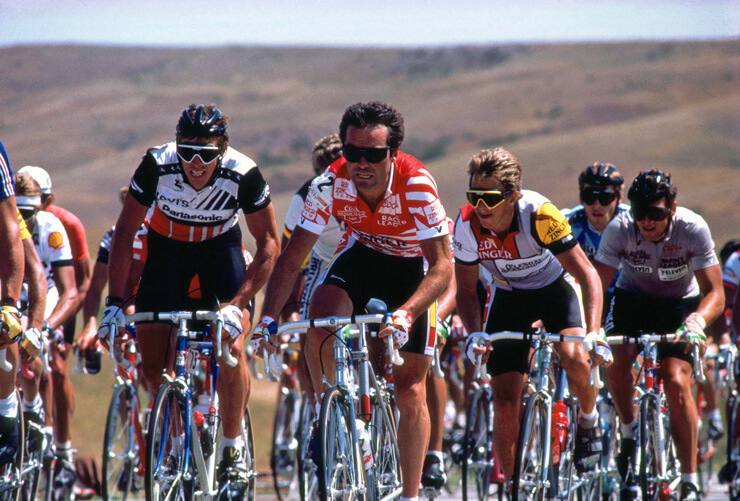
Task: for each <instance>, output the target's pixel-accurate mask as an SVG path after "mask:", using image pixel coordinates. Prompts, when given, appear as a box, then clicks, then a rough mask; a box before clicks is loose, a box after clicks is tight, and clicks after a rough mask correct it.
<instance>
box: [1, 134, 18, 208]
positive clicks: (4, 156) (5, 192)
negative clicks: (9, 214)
mask: <svg viewBox="0 0 740 501" xmlns="http://www.w3.org/2000/svg"><path fill="white" fill-rule="evenodd" d="M13 195H15V184H13V170H12V169H11V168H10V160H9V159H8V152H7V151H5V146H4V145H3V142H2V141H0V199H3V198H8V197H12V196H13Z"/></svg>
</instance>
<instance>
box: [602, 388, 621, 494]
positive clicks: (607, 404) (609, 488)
mask: <svg viewBox="0 0 740 501" xmlns="http://www.w3.org/2000/svg"><path fill="white" fill-rule="evenodd" d="M600 398H601V402H600V404H599V419H600V421H601V430H602V435H601V437H602V442H601V444H602V449H603V454H602V456H601V499H602V501H616V500H617V499H619V481H620V480H619V472H618V471H617V452H618V450H619V447H618V437H619V434H618V433H617V430H619V415H618V414H617V410H616V408H615V407H614V403H613V402H612V400H611V397H610V396H609V395H608V394H607V393H606V392H605V389H602V391H601V392H600Z"/></svg>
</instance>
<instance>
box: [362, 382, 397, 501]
mask: <svg viewBox="0 0 740 501" xmlns="http://www.w3.org/2000/svg"><path fill="white" fill-rule="evenodd" d="M376 388H377V387H376ZM376 397H377V400H378V401H377V402H376V403H375V405H373V407H372V416H371V417H370V433H371V436H372V451H373V468H372V471H373V474H374V476H375V478H374V479H373V480H372V481H369V482H368V484H370V485H369V487H370V488H371V489H374V490H375V496H374V497H373V499H387V498H389V497H390V498H393V497H394V496H400V495H401V491H402V490H403V481H402V479H401V457H400V452H399V451H398V441H397V438H396V428H397V427H396V421H395V419H394V418H393V409H392V408H391V405H390V403H389V402H388V399H387V398H388V395H387V394H386V393H385V392H381V393H380V394H377V393H376Z"/></svg>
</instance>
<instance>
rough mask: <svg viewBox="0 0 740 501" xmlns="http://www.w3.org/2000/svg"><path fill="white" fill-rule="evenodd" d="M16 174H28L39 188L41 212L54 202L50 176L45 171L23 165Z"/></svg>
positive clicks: (34, 166) (33, 166)
mask: <svg viewBox="0 0 740 501" xmlns="http://www.w3.org/2000/svg"><path fill="white" fill-rule="evenodd" d="M18 174H30V175H31V177H32V178H33V180H34V181H36V184H38V185H39V188H41V210H46V208H47V207H48V206H50V205H51V204H52V202H54V195H53V194H52V193H51V176H49V173H48V172H46V169H43V168H41V167H38V166H36V165H25V166H23V167H21V168H20V169H18Z"/></svg>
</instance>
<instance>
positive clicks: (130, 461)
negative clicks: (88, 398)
mask: <svg viewBox="0 0 740 501" xmlns="http://www.w3.org/2000/svg"><path fill="white" fill-rule="evenodd" d="M134 391H135V390H134V388H133V387H132V386H130V385H128V384H121V385H118V386H116V387H115V388H114V389H113V395H112V396H111V401H110V405H109V406H108V415H107V417H106V421H105V435H103V461H102V474H103V475H102V476H103V478H102V482H101V484H102V497H103V500H104V501H113V500H122V501H126V499H128V495H129V493H130V492H131V487H132V484H133V481H134V475H135V467H136V465H135V458H137V457H138V456H139V444H138V441H137V440H136V437H135V432H134V430H133V429H132V421H131V419H132V413H134V414H135V413H136V412H137V407H138V406H137V405H136V404H135V403H134V405H133V406H132V402H134V398H136V396H134V394H133V393H134ZM134 419H138V417H135V418H134Z"/></svg>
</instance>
